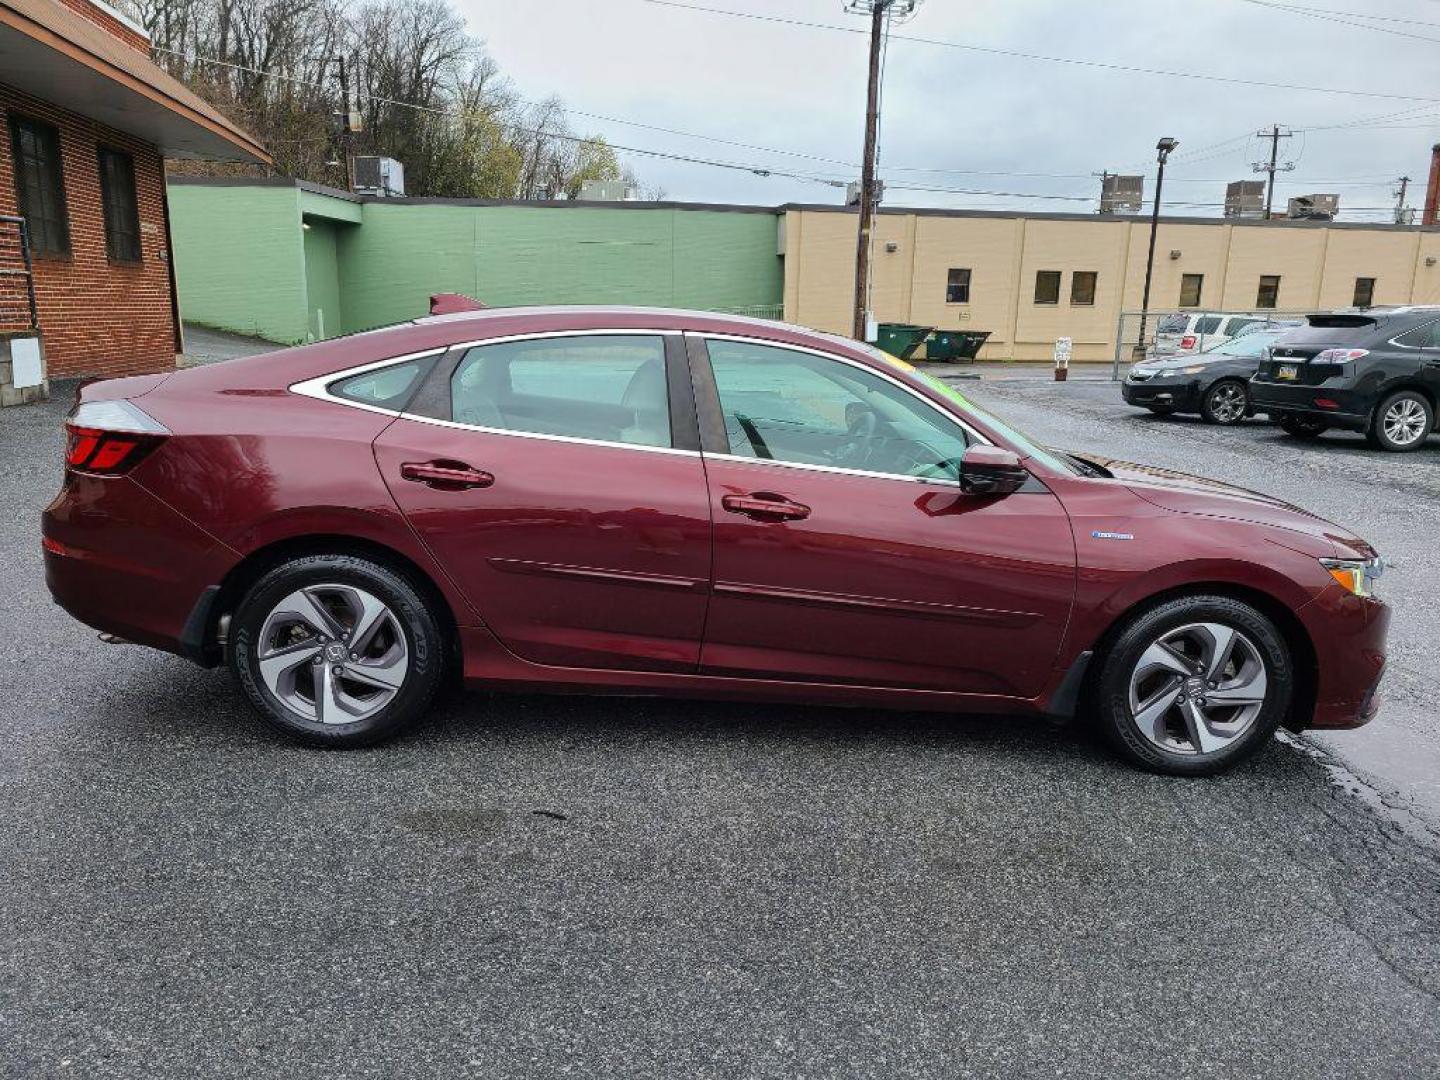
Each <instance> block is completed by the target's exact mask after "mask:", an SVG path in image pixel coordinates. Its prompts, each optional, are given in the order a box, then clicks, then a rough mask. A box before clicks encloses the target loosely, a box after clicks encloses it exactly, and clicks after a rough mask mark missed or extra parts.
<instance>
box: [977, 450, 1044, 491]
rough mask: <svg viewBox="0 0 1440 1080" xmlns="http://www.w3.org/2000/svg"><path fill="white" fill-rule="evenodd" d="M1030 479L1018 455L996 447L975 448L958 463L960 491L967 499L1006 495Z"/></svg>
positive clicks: (1017, 489) (1018, 488)
mask: <svg viewBox="0 0 1440 1080" xmlns="http://www.w3.org/2000/svg"><path fill="white" fill-rule="evenodd" d="M1029 479H1030V473H1029V472H1028V471H1027V470H1026V468H1025V466H1024V465H1022V464H1020V455H1019V454H1017V453H1015V451H1013V450H1004V449H1002V448H1001V447H998V446H984V445H981V444H978V443H977V444H976V445H975V446H971V447H968V448H966V450H965V456H964V457H963V458H961V459H960V488H961V490H962V491H964V492H966V493H967V494H969V495H1009V494H1010V493H1011V492H1014V491H1019V490H1020V489H1021V488H1022V487H1024V486H1025V482H1026V481H1027V480H1029Z"/></svg>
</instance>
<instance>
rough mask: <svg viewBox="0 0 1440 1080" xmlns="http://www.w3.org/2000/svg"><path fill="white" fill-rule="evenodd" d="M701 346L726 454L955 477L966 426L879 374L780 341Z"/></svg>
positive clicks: (875, 470)
mask: <svg viewBox="0 0 1440 1080" xmlns="http://www.w3.org/2000/svg"><path fill="white" fill-rule="evenodd" d="M706 347H707V348H708V350H709V352H710V367H711V369H712V371H713V372H714V374H715V388H716V390H717V391H718V392H719V395H720V409H721V412H722V413H723V414H724V417H725V433H726V435H727V436H728V437H729V440H730V452H731V453H732V454H737V455H740V456H741V457H753V458H764V459H768V460H773V461H784V462H790V463H792V464H797V465H830V466H836V467H839V468H848V469H861V470H864V471H866V472H880V473H892V474H895V475H898V476H918V477H928V478H932V479H944V480H958V479H959V476H960V459H961V457H962V456H963V455H964V453H965V447H966V445H967V440H966V436H965V432H964V429H962V428H961V427H960V426H959V425H958V424H956V423H954V422H953V421H952V420H950V419H949V418H948V417H946V416H944V415H943V414H942V413H941V412H940V411H939V410H938V409H935V408H933V407H931V406H929V405H927V404H925V403H924V402H923V401H921V400H919V399H917V398H916V397H915V396H914V395H913V394H911V393H909V392H907V391H905V390H902V389H901V388H900V387H898V386H896V385H894V384H893V383H891V382H889V381H888V380H886V379H883V378H881V377H880V376H879V375H876V374H874V373H873V372H869V371H866V370H864V369H863V368H859V367H856V366H854V365H852V364H846V363H843V362H841V361H839V360H834V359H830V358H828V357H823V356H816V355H814V354H811V353H802V352H796V351H795V350H793V349H784V348H780V347H778V346H771V345H760V344H755V343H752V342H739V341H718V340H713V339H712V340H709V341H707V342H706Z"/></svg>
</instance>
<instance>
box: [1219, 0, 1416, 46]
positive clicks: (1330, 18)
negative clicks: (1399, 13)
mask: <svg viewBox="0 0 1440 1080" xmlns="http://www.w3.org/2000/svg"><path fill="white" fill-rule="evenodd" d="M1240 2H1241V3H1242V4H1254V5H1255V6H1256V7H1263V8H1270V9H1271V10H1272V11H1281V12H1284V13H1285V14H1287V15H1302V16H1304V17H1305V18H1308V19H1319V20H1321V21H1322V22H1330V23H1337V24H1338V25H1340V26H1353V27H1356V28H1358V29H1360V30H1373V31H1375V33H1377V34H1389V35H1391V36H1392V37H1402V38H1409V39H1410V40H1412V41H1428V42H1431V43H1433V44H1436V45H1440V38H1433V37H1426V36H1425V35H1424V34H1411V33H1409V32H1407V31H1405V30H1392V29H1390V27H1388V26H1374V25H1372V24H1370V23H1363V22H1355V21H1353V20H1352V19H1340V18H1336V17H1335V15H1327V14H1323V13H1321V12H1320V11H1317V10H1316V9H1315V8H1304V7H1295V6H1293V5H1290V4H1277V3H1273V2H1272V0H1240ZM1344 14H1349V13H1348V12H1346V13H1344Z"/></svg>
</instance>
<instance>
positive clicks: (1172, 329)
mask: <svg viewBox="0 0 1440 1080" xmlns="http://www.w3.org/2000/svg"><path fill="white" fill-rule="evenodd" d="M1189 325H1190V316H1189V315H1162V316H1161V317H1160V325H1159V326H1157V327H1156V328H1155V332H1156V333H1157V334H1183V333H1184V332H1185V328H1186V327H1187V326H1189Z"/></svg>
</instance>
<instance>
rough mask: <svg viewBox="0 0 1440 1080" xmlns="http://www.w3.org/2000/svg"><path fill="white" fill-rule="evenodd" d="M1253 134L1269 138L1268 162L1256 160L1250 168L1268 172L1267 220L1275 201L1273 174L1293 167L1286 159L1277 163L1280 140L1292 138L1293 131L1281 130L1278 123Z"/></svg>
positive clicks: (1266, 188) (1266, 190)
mask: <svg viewBox="0 0 1440 1080" xmlns="http://www.w3.org/2000/svg"><path fill="white" fill-rule="evenodd" d="M1255 134H1256V135H1257V136H1258V137H1259V138H1262V139H1269V140H1270V161H1269V163H1268V164H1267V163H1266V162H1263V161H1257V162H1255V163H1254V165H1253V166H1252V168H1254V170H1255V171H1256V172H1263V173H1269V174H1270V177H1269V181H1268V182H1267V184H1266V187H1265V220H1266V221H1269V220H1270V208H1271V207H1272V206H1273V205H1274V203H1275V174H1276V172H1289V171H1290V170H1291V169H1293V168H1295V163H1294V162H1293V161H1287V162H1285V163H1284V164H1283V165H1281V164H1279V161H1280V140H1281V139H1290V138H1293V137H1294V135H1295V133H1294V132H1293V131H1285V130H1282V129H1281V127H1280V125H1279V124H1274V125H1272V126H1271V128H1270V130H1269V131H1257V132H1256V133H1255Z"/></svg>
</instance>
